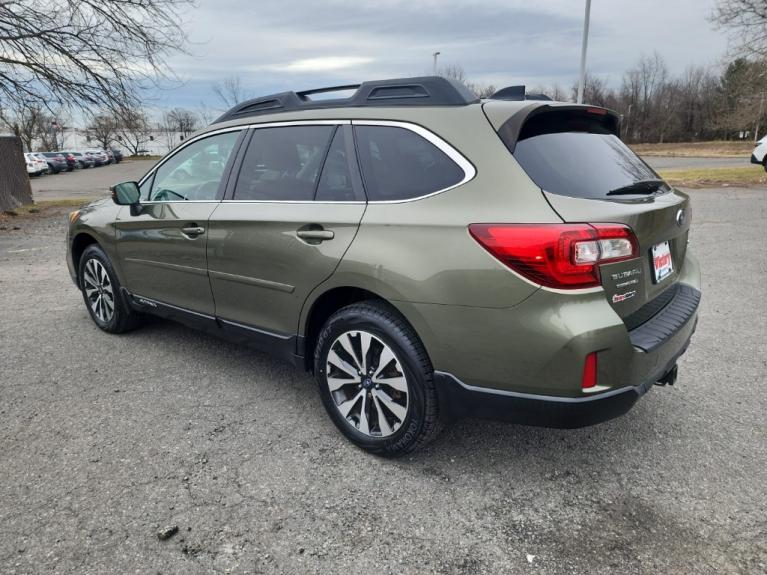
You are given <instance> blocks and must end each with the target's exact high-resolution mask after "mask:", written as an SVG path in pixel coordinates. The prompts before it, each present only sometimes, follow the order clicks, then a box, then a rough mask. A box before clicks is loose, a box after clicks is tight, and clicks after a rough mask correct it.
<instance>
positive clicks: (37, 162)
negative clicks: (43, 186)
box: [24, 153, 48, 176]
mask: <svg viewBox="0 0 767 575" xmlns="http://www.w3.org/2000/svg"><path fill="white" fill-rule="evenodd" d="M24 159H25V160H26V162H27V173H28V174H29V175H31V176H40V175H42V174H46V173H48V162H47V161H46V160H45V159H43V158H41V157H39V154H31V153H27V154H24Z"/></svg>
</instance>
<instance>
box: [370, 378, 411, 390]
mask: <svg viewBox="0 0 767 575" xmlns="http://www.w3.org/2000/svg"><path fill="white" fill-rule="evenodd" d="M373 381H374V382H375V383H379V384H381V385H388V386H389V387H393V388H394V389H396V390H397V391H401V392H402V393H407V380H406V379H405V376H404V375H400V376H399V377H378V378H373Z"/></svg>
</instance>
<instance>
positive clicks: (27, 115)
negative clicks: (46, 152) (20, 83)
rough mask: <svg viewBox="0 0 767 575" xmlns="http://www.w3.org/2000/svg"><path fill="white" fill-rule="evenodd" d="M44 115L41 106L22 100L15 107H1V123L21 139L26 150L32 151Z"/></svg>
mask: <svg viewBox="0 0 767 575" xmlns="http://www.w3.org/2000/svg"><path fill="white" fill-rule="evenodd" d="M43 115H44V113H43V110H42V109H41V108H40V107H39V106H36V105H32V104H26V103H23V102H20V103H18V104H17V105H16V106H14V107H13V109H8V108H6V109H0V123H2V125H4V126H5V127H6V128H7V129H8V130H10V131H11V132H12V133H13V134H14V135H15V136H16V137H17V138H18V139H19V140H20V141H21V143H22V146H23V148H24V150H25V151H27V152H32V151H34V149H33V148H34V145H35V140H36V139H37V138H38V135H39V133H40V125H41V121H42V116H43Z"/></svg>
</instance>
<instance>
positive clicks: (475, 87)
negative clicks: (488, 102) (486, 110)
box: [437, 64, 496, 98]
mask: <svg viewBox="0 0 767 575" xmlns="http://www.w3.org/2000/svg"><path fill="white" fill-rule="evenodd" d="M437 75H438V76H442V77H443V78H448V79H450V80H456V81H457V82H460V83H461V84H463V85H464V86H466V87H467V88H468V89H469V90H471V91H472V92H474V93H475V94H476V95H477V97H478V98H489V97H490V96H492V95H493V94H494V93H495V92H496V88H495V86H493V85H492V84H483V83H482V82H472V81H471V80H469V79H468V78H467V76H466V72H464V70H463V67H461V66H459V65H458V64H448V65H446V66H443V67H441V68H440V69H439V70H438V71H437Z"/></svg>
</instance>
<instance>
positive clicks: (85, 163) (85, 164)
mask: <svg viewBox="0 0 767 575" xmlns="http://www.w3.org/2000/svg"><path fill="white" fill-rule="evenodd" d="M72 155H73V156H74V157H75V160H76V161H77V163H78V164H79V166H80V168H82V169H85V168H92V167H93V164H94V161H93V158H91V157H89V156H86V155H85V154H84V153H83V152H72Z"/></svg>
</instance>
